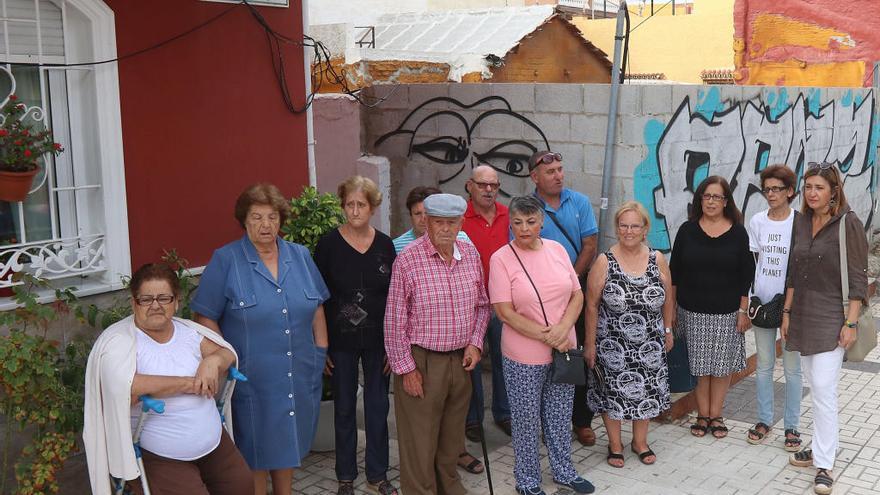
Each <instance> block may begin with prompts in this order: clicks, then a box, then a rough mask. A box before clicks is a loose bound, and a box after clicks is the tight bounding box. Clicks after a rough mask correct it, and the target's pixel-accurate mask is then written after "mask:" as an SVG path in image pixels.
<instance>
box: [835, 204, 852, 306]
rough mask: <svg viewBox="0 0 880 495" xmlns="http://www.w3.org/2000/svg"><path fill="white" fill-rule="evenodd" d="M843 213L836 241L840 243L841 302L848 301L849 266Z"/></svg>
mask: <svg viewBox="0 0 880 495" xmlns="http://www.w3.org/2000/svg"><path fill="white" fill-rule="evenodd" d="M848 214H849V213H844V214H843V216H842V217H840V220H839V222H840V225H839V226H838V229H837V230H838V241H837V242H839V243H840V288H841V289H842V290H843V302H844V303H848V302H849V268H848V267H847V263H846V260H847V256H846V216H847V215H848Z"/></svg>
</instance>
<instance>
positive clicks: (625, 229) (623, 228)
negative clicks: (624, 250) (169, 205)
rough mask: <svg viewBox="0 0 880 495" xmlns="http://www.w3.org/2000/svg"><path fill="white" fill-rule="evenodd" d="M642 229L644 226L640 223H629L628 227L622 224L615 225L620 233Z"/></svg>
mask: <svg viewBox="0 0 880 495" xmlns="http://www.w3.org/2000/svg"><path fill="white" fill-rule="evenodd" d="M643 228H645V226H644V225H642V224H640V223H631V224H629V225H627V224H624V223H619V224H617V229H618V230H620V231H621V232H638V231H640V230H642V229H643Z"/></svg>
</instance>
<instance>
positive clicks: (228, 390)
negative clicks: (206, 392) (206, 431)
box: [217, 366, 247, 424]
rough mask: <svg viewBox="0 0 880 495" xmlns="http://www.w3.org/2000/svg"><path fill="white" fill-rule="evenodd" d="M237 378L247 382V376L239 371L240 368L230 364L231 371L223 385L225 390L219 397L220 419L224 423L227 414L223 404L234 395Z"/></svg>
mask: <svg viewBox="0 0 880 495" xmlns="http://www.w3.org/2000/svg"><path fill="white" fill-rule="evenodd" d="M236 380H238V381H240V382H246V381H247V377H246V376H244V375H243V374H242V373H241V372H240V371H238V368H236V367H235V366H230V367H229V371H228V372H227V373H226V383H225V384H224V385H223V392H222V393H221V394H220V396H219V397H218V398H217V411H218V412H219V413H220V421H222V422H223V424H226V416H225V415H224V414H223V406H224V405H225V404H226V401H228V400H229V396H230V395H232V384H233V382H235V381H236Z"/></svg>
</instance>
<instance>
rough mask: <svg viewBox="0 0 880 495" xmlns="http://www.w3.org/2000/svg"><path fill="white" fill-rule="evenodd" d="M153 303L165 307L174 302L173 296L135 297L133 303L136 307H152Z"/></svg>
mask: <svg viewBox="0 0 880 495" xmlns="http://www.w3.org/2000/svg"><path fill="white" fill-rule="evenodd" d="M153 301H156V302H158V303H159V305H160V306H167V305H169V304H171V303H172V302H174V296H171V295H168V294H159V295H158V296H137V297H135V298H134V302H136V303H137V305H138V306H152V305H153Z"/></svg>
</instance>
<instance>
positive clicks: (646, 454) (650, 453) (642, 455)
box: [629, 444, 657, 466]
mask: <svg viewBox="0 0 880 495" xmlns="http://www.w3.org/2000/svg"><path fill="white" fill-rule="evenodd" d="M629 448H630V449H631V450H632V451H633V453H634V454H635V455H637V456H639V461H641V462H642V464H645V465H647V466H650V465H651V464H654V463H655V462H657V454H655V453H654V451H653V450H651V447H648V450H645V451H644V452H638V451H637V450H636V446H635V445H632V444H630V446H629ZM651 456H654V460H653V461H650V462H648V461H646V460H645V459H647V458H648V457H651Z"/></svg>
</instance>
